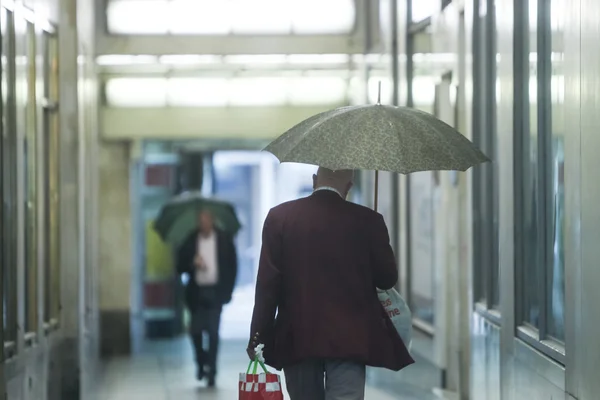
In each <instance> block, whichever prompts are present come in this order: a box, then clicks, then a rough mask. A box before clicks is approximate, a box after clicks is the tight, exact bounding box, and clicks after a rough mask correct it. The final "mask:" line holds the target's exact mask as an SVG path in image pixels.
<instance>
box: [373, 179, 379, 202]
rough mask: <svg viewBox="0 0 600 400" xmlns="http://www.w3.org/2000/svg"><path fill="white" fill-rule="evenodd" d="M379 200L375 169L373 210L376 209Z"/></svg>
mask: <svg viewBox="0 0 600 400" xmlns="http://www.w3.org/2000/svg"><path fill="white" fill-rule="evenodd" d="M378 200H379V171H375V199H374V202H373V210H375V211H377V202H378Z"/></svg>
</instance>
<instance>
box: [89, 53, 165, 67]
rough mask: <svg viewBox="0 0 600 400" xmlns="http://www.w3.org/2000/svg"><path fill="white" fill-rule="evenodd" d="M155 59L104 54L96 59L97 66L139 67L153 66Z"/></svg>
mask: <svg viewBox="0 0 600 400" xmlns="http://www.w3.org/2000/svg"><path fill="white" fill-rule="evenodd" d="M156 61H157V58H156V57H155V56H149V55H139V56H134V55H120V54H106V55H102V56H98V57H96V63H97V64H98V65H107V66H110V65H140V64H155V63H156Z"/></svg>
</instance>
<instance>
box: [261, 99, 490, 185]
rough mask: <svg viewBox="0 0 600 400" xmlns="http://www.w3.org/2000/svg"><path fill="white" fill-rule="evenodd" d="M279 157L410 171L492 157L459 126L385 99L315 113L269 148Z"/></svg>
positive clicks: (468, 164) (328, 165) (459, 165)
mask: <svg viewBox="0 0 600 400" xmlns="http://www.w3.org/2000/svg"><path fill="white" fill-rule="evenodd" d="M265 150H266V151H269V152H271V153H273V154H274V155H275V156H276V157H277V158H278V159H279V161H280V162H298V163H304V164H314V165H319V166H322V167H325V168H329V169H333V170H339V169H366V170H375V171H390V172H397V173H401V174H409V173H411V172H418V171H436V170H455V171H466V170H467V169H469V168H470V167H472V166H474V165H477V164H480V163H483V162H486V161H490V160H489V159H488V158H487V157H486V156H485V155H484V154H483V153H482V152H481V151H480V150H479V149H477V148H476V147H475V146H474V145H473V143H472V142H470V141H469V140H468V139H467V138H466V137H464V136H463V135H462V134H461V133H459V132H458V131H457V130H456V129H454V128H453V127H451V126H450V125H448V124H446V123H445V122H443V121H440V120H439V119H437V118H436V117H434V116H433V115H431V114H428V113H426V112H423V111H420V110H416V109H414V108H407V107H394V106H387V105H381V104H375V105H362V106H350V107H341V108H337V109H335V110H331V111H326V112H323V113H320V114H317V115H315V116H313V117H310V118H308V119H306V120H304V121H302V122H300V123H299V124H297V125H296V126H294V127H293V128H291V129H290V130H288V131H287V132H285V133H284V134H283V135H281V136H280V137H279V138H277V139H276V140H275V141H273V142H272V143H271V144H269V145H268V146H267V147H266V148H265Z"/></svg>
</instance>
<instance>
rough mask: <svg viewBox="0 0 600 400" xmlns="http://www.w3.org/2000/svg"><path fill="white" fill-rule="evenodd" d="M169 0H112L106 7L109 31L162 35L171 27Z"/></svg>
mask: <svg viewBox="0 0 600 400" xmlns="http://www.w3.org/2000/svg"><path fill="white" fill-rule="evenodd" d="M168 15H169V2H168V1H164V0H152V1H148V0H111V1H109V3H108V6H107V9H106V18H107V25H108V31H109V32H110V33H114V34H127V35H136V34H137V35H144V34H151V35H161V34H166V33H167V32H168V30H169V29H168V28H169V18H168Z"/></svg>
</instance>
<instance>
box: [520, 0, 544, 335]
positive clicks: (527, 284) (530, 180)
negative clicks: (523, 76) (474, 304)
mask: <svg viewBox="0 0 600 400" xmlns="http://www.w3.org/2000/svg"><path fill="white" fill-rule="evenodd" d="M532 3H535V1H533V0H530V1H529V13H530V14H529V20H530V21H537V8H536V7H535V6H532ZM533 29H535V25H534V26H531V25H530V32H531V33H530V35H529V51H530V55H529V89H528V90H527V91H526V92H525V93H524V94H525V95H527V96H528V97H529V98H528V102H529V105H530V106H529V138H525V140H524V149H525V151H524V157H525V159H524V160H523V171H522V177H523V178H522V179H523V204H522V207H523V221H522V224H523V225H522V226H523V241H524V243H523V246H522V247H523V275H524V276H523V286H522V287H523V290H522V291H523V293H522V298H523V309H522V312H523V322H527V323H529V324H530V325H532V326H534V327H536V328H539V318H540V315H539V314H540V303H539V300H540V295H539V287H540V285H539V282H540V279H541V278H542V277H541V276H539V271H540V270H539V268H538V265H539V263H540V259H539V251H538V248H539V246H541V245H542V244H543V232H538V210H539V200H540V199H539V190H538V179H537V178H538V168H539V166H538V151H537V150H538V129H537V126H538V124H537V121H538V113H537V109H538V107H537V103H538V102H537V101H536V99H537V81H538V75H537V70H538V67H537V66H538V61H537V40H536V37H537V35H536V32H535V30H533ZM526 103H527V102H526Z"/></svg>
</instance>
